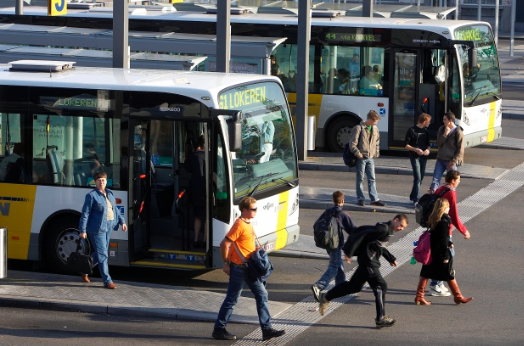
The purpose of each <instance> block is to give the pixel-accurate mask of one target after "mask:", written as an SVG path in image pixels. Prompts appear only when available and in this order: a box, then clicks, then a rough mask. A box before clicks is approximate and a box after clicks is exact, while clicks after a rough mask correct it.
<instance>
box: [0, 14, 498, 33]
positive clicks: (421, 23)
mask: <svg viewBox="0 0 524 346" xmlns="http://www.w3.org/2000/svg"><path fill="white" fill-rule="evenodd" d="M1 14H14V8H5V9H0V15H1ZM24 15H34V16H47V8H45V7H27V8H26V9H24ZM65 16H66V17H76V18H88V17H90V18H104V19H110V18H112V17H113V11H112V10H111V9H110V8H97V7H95V8H92V9H91V10H74V9H68V13H67V14H66V15H65ZM129 19H130V20H155V21H157V20H165V21H170V20H173V21H193V22H198V21H202V22H215V20H216V14H214V13H205V12H196V11H175V12H162V11H152V10H147V8H146V7H144V8H142V9H140V11H138V10H135V11H132V10H131V9H130V14H129ZM230 20H231V23H245V24H253V23H260V24H272V25H297V24H298V16H297V15H293V14H282V13H249V12H248V13H244V14H240V15H231V17H230ZM475 24H476V25H478V24H483V25H488V26H489V23H487V22H479V21H471V20H431V19H421V18H377V17H374V18H367V17H353V16H344V15H341V16H337V17H333V18H326V17H313V18H311V25H312V26H333V27H336V26H346V27H359V28H377V27H379V28H383V29H388V28H390V29H399V28H404V29H420V28H421V27H424V30H429V31H433V32H436V33H439V34H442V32H443V31H450V32H453V31H454V30H455V29H456V28H458V27H462V26H467V25H475ZM443 35H444V36H447V34H443Z"/></svg>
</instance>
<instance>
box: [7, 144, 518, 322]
mask: <svg viewBox="0 0 524 346" xmlns="http://www.w3.org/2000/svg"><path fill="white" fill-rule="evenodd" d="M507 141H508V142H509V145H512V146H518V145H520V146H521V147H522V148H523V149H524V140H517V139H507ZM433 167H434V160H430V161H429V163H428V171H429V172H431V170H432V169H433ZM300 169H301V170H306V169H316V170H328V171H335V170H336V171H347V170H348V168H347V167H346V166H344V164H343V163H342V159H341V157H340V154H333V153H312V154H311V156H310V157H309V158H308V160H307V161H306V162H301V163H300ZM376 171H377V173H378V174H381V173H387V174H406V175H410V174H411V167H410V166H409V161H408V160H407V159H406V158H402V157H381V158H379V159H377V160H376ZM461 172H463V175H464V176H466V175H467V176H470V177H474V178H478V179H491V180H497V179H498V178H499V177H501V176H504V174H505V173H506V170H505V169H500V168H495V167H486V166H478V165H468V164H465V165H464V166H462V167H461ZM348 174H350V173H348ZM331 193H332V189H327V188H315V187H307V186H302V187H301V191H300V199H301V202H300V206H301V207H302V208H314V209H324V208H326V207H327V206H328V205H329V204H330V200H331ZM344 193H345V194H346V196H347V197H346V199H347V204H346V205H345V206H344V208H345V209H346V210H351V209H353V210H357V209H358V210H361V211H362V210H369V211H373V210H376V211H381V212H391V213H398V212H403V213H413V207H411V206H410V205H409V204H408V202H409V201H408V199H407V198H404V197H400V196H395V195H388V194H381V198H382V200H383V201H384V202H386V203H387V206H386V207H380V208H378V207H374V206H369V205H368V206H364V207H360V206H357V205H356V204H355V203H356V198H355V197H353V196H355V191H354V190H344ZM312 238H313V237H312V236H307V235H301V236H300V238H299V241H298V242H297V243H295V244H293V245H291V246H289V247H287V248H286V249H285V250H281V251H277V252H276V253H273V255H274V256H290V257H299V258H327V255H326V253H325V251H324V250H322V249H319V248H316V247H315V246H314V241H313V239H312ZM117 284H118V288H117V289H116V290H108V289H105V288H103V287H102V282H101V280H100V279H99V278H94V279H92V282H91V283H90V284H86V283H84V282H83V281H81V279H80V277H75V276H65V275H56V274H46V273H38V272H23V271H8V277H7V278H6V279H3V280H0V305H3V306H6V305H7V306H18V307H31V308H42V309H51V310H67V311H83V312H90V313H101V314H112V315H114V314H120V315H140V316H152V317H155V318H166V319H183V320H202V321H209V322H211V321H214V319H215V318H216V314H217V313H218V310H219V308H220V305H221V303H222V301H223V299H224V294H222V293H215V292H209V291H204V290H194V289H190V288H184V287H175V286H165V285H158V284H149V283H138V282H117ZM290 306H291V305H290V304H285V303H280V302H274V301H270V306H269V307H270V312H271V315H272V316H273V317H278V316H279V315H280V314H283V313H284V312H285V311H286V310H287V309H289V308H290ZM231 321H233V322H237V323H249V324H258V316H257V313H256V304H255V301H254V299H252V298H245V297H241V298H240V300H239V302H238V306H237V308H236V309H235V313H234V314H233V316H232V319H231Z"/></svg>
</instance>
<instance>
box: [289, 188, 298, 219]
mask: <svg viewBox="0 0 524 346" xmlns="http://www.w3.org/2000/svg"><path fill="white" fill-rule="evenodd" d="M297 210H298V193H297V197H296V198H295V202H293V205H292V206H291V210H290V211H289V215H293V213H294V212H295V211H297Z"/></svg>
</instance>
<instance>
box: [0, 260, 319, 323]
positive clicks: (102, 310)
mask: <svg viewBox="0 0 524 346" xmlns="http://www.w3.org/2000/svg"><path fill="white" fill-rule="evenodd" d="M322 258H323V257H322ZM0 306H3V307H16V308H26V309H38V310H52V311H67V312H85V313H92V314H97V315H112V316H122V317H124V316H125V317H129V316H140V317H144V318H153V319H163V320H170V321H172V320H179V321H203V322H214V321H215V320H216V316H217V313H218V311H216V312H206V311H198V312H195V311H192V310H187V309H177V308H169V310H170V312H168V313H164V312H156V311H152V308H148V307H135V308H127V307H118V306H111V305H96V304H89V303H78V302H77V303H71V302H61V301H53V300H47V299H41V298H36V299H31V298H23V297H16V298H14V297H1V298H0ZM239 317H242V318H237V317H235V316H231V319H230V322H234V323H243V324H258V323H259V322H258V320H256V319H252V318H246V316H239Z"/></svg>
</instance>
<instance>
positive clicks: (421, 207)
mask: <svg viewBox="0 0 524 346" xmlns="http://www.w3.org/2000/svg"><path fill="white" fill-rule="evenodd" d="M449 190H450V189H449V188H446V189H443V190H442V191H440V192H439V193H438V194H434V193H426V194H425V195H423V196H422V197H420V199H419V200H418V202H417V205H416V206H415V218H416V220H417V223H418V224H419V225H421V226H422V227H429V224H428V220H429V216H430V215H431V213H432V212H433V207H434V206H435V201H436V200H437V199H438V198H440V197H442V196H443V195H444V194H445V193H446V192H448V191H449Z"/></svg>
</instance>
